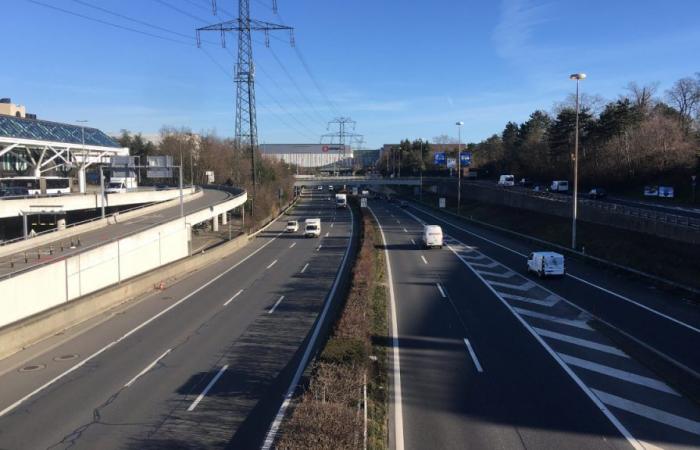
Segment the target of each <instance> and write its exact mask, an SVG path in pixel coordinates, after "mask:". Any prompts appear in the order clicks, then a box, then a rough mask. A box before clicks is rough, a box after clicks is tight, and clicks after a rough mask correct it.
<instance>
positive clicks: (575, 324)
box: [513, 306, 593, 331]
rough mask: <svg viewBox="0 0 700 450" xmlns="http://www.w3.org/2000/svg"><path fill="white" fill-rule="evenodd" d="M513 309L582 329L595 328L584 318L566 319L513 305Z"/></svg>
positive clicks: (536, 317)
mask: <svg viewBox="0 0 700 450" xmlns="http://www.w3.org/2000/svg"><path fill="white" fill-rule="evenodd" d="M513 309H514V310H515V311H516V312H517V313H518V314H522V315H523V316H528V317H534V318H535V319H542V320H547V321H550V322H555V323H561V324H563V325H568V326H570V327H575V328H580V329H582V330H588V331H592V330H593V328H591V327H590V326H588V324H587V323H586V322H584V321H583V320H571V319H564V318H561V317H556V316H550V315H549V314H542V313H538V312H537V311H530V310H529V309H525V308H518V307H515V306H514V307H513Z"/></svg>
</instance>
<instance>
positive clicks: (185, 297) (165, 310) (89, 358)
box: [0, 231, 284, 417]
mask: <svg viewBox="0 0 700 450" xmlns="http://www.w3.org/2000/svg"><path fill="white" fill-rule="evenodd" d="M283 233H284V231H281V232H279V233H277V235H276V236H275V237H273V238H272V239H270V240H269V241H267V242H265V243H264V244H263V245H261V246H260V248H258V249H257V250H255V251H254V252H253V253H251V254H250V255H248V256H246V257H245V258H243V259H242V260H240V261H238V262H237V263H236V264H234V265H233V266H231V267H229V268H228V269H226V270H224V271H223V272H221V273H220V274H218V275H217V276H215V277H214V278H212V279H211V280H209V281H207V282H206V283H204V284H203V285H201V286H199V287H198V288H197V289H195V290H194V291H192V292H190V293H189V294H187V295H186V296H184V297H182V298H181V299H180V300H178V301H177V302H175V303H173V304H172V305H170V306H168V307H167V308H165V309H164V310H162V311H161V312H159V313H157V314H156V315H154V316H153V317H151V318H150V319H147V320H145V321H144V322H141V324H140V325H137V326H136V327H135V328H132V329H131V330H130V331H128V332H127V333H126V334H124V335H122V336H121V337H120V338H119V339H117V340H115V341H112V342H110V343H109V344H107V345H105V346H104V347H102V348H101V349H99V350H97V351H96V352H95V353H93V354H92V355H90V356H88V357H87V358H85V359H84V360H82V361H81V362H79V363H78V364H76V365H74V366H73V367H71V368H69V369H67V370H66V371H65V372H62V373H60V374H59V375H56V376H55V377H54V378H52V379H50V380H49V381H47V382H46V383H44V384H42V385H41V386H39V387H38V388H36V389H34V390H33V391H32V392H30V393H29V394H27V395H25V396H24V397H22V398H20V399H19V400H17V401H16V402H14V403H13V404H11V405H10V406H8V407H7V408H5V409H3V410H2V411H0V417H2V416H4V415H5V414H7V413H8V412H10V411H12V410H13V409H15V408H16V407H18V406H19V405H21V404H22V403H23V402H25V401H27V399H29V398H31V397H33V396H35V395H36V394H38V393H39V392H41V391H43V390H44V389H46V388H47V387H49V386H51V385H52V384H54V383H55V382H57V381H58V380H60V379H61V378H63V377H65V376H66V375H68V374H70V373H72V372H73V371H75V370H77V369H79V368H80V367H82V366H83V365H85V363H87V362H88V361H90V360H92V359H93V358H96V357H97V356H99V355H101V354H102V353H103V352H104V351H106V350H107V349H109V348H110V347H112V346H113V345H115V344H118V343H119V342H121V341H123V340H124V339H126V338H128V337H129V336H131V335H132V334H134V333H136V332H137V331H139V330H140V329H141V328H143V327H145V326H146V325H148V324H150V323H151V322H153V321H154V320H156V319H157V318H159V317H160V316H162V315H163V314H165V313H167V312H168V311H170V310H171V309H173V308H175V307H176V306H178V305H179V304H181V303H183V302H185V301H187V300H188V299H190V298H191V297H192V296H194V295H195V294H197V293H198V292H200V291H202V290H203V289H205V288H206V287H208V286H209V285H211V284H212V283H214V282H216V281H217V280H219V279H220V278H221V277H223V276H224V275H226V274H227V273H229V272H230V271H232V270H233V269H235V268H236V267H238V266H240V265H241V264H243V263H244V262H246V261H247V260H248V259H250V258H252V257H253V256H254V255H256V254H257V253H258V252H259V251H260V250H262V249H264V248H265V247H267V246H268V245H270V244H271V243H272V242H273V241H274V240H275V239H277V238H278V237H280V235H282V234H283Z"/></svg>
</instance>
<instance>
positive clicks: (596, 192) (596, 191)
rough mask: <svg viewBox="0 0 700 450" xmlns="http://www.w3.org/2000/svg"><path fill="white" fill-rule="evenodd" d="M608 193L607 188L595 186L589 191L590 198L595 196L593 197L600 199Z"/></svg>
mask: <svg viewBox="0 0 700 450" xmlns="http://www.w3.org/2000/svg"><path fill="white" fill-rule="evenodd" d="M607 195H608V193H607V192H605V189H603V188H593V189H591V190H590V192H589V193H588V198H593V199H600V198H605V197H606V196H607Z"/></svg>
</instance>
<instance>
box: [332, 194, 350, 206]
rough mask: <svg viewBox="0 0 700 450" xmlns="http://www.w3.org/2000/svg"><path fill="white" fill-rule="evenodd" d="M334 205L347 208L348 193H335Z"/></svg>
mask: <svg viewBox="0 0 700 450" xmlns="http://www.w3.org/2000/svg"><path fill="white" fill-rule="evenodd" d="M335 206H336V208H347V206H348V194H335Z"/></svg>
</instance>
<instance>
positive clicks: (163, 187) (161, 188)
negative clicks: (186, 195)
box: [155, 184, 172, 191]
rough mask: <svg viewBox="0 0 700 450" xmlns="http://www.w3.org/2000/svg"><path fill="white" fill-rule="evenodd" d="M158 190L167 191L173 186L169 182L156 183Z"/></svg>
mask: <svg viewBox="0 0 700 450" xmlns="http://www.w3.org/2000/svg"><path fill="white" fill-rule="evenodd" d="M155 187H156V191H167V190H168V189H170V188H171V187H172V186H169V185H167V184H156V186H155Z"/></svg>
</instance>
